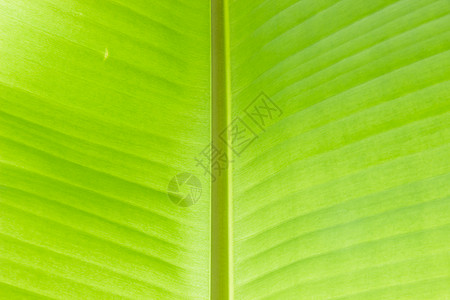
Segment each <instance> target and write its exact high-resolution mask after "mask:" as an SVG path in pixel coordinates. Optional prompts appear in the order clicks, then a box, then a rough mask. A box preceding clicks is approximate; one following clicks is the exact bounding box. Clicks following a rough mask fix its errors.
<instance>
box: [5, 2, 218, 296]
mask: <svg viewBox="0 0 450 300" xmlns="http://www.w3.org/2000/svg"><path fill="white" fill-rule="evenodd" d="M0 12H1V15H2V17H1V19H0V23H1V24H0V57H1V60H0V110H1V111H0V122H1V123H0V124H1V125H0V126H1V130H0V143H1V146H0V149H1V150H0V159H1V167H0V170H1V172H0V183H1V190H0V193H1V196H0V197H1V204H0V206H1V208H0V209H1V213H0V222H1V223H0V224H1V225H0V249H1V250H0V255H1V258H0V261H1V267H0V268H1V272H0V281H1V282H2V286H1V287H0V290H1V296H0V298H5V299H10V298H11V297H18V298H20V297H21V296H20V295H21V294H22V293H23V295H24V296H23V297H25V298H28V297H31V298H32V297H38V296H46V297H50V298H59V299H111V298H122V297H123V298H131V299H144V298H146V299H175V298H185V299H186V298H189V299H194V298H195V299H205V298H207V297H208V294H209V286H208V285H209V247H210V242H209V201H208V199H209V198H210V196H209V193H210V192H209V178H208V177H207V176H201V175H203V174H202V173H199V174H198V175H197V176H198V178H200V179H201V181H202V182H201V184H202V186H203V191H202V195H201V199H200V200H199V201H198V203H197V204H196V205H194V206H191V207H181V206H178V205H176V204H174V203H173V202H172V201H170V200H169V198H168V196H167V188H168V183H169V181H170V180H171V179H172V178H173V177H174V176H175V175H176V174H178V173H181V172H191V173H194V172H195V173H196V174H197V173H198V170H197V167H196V166H195V160H194V156H195V155H197V154H198V153H199V152H201V151H202V150H203V148H204V145H207V144H208V142H209V139H210V29H209V23H210V4H209V2H208V1H196V2H192V1H171V2H163V1H151V2H148V1H119V0H117V1H106V0H105V1H103V0H101V1H75V0H74V1H56V0H52V1H46V0H38V1H31V2H30V1H21V0H19V1H15V0H14V1H0Z"/></svg>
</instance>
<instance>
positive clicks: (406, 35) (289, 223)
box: [230, 0, 450, 299]
mask: <svg viewBox="0 0 450 300" xmlns="http://www.w3.org/2000/svg"><path fill="white" fill-rule="evenodd" d="M449 12H450V2H449V1H445V0H444V1H434V0H430V1H408V0H402V1H379V0H377V1H357V0H343V1H336V0H334V1H316V0H303V1H288V0H286V1H252V2H251V3H250V2H248V1H242V0H241V1H232V2H231V4H230V23H231V29H230V30H231V31H230V32H231V34H230V36H231V38H230V49H231V50H230V55H231V93H232V98H231V99H232V107H233V109H232V114H233V117H234V118H235V117H241V118H242V120H243V121H244V122H245V123H247V124H249V126H252V125H253V120H252V119H251V118H250V117H249V116H248V115H247V114H246V108H247V106H248V105H250V109H251V108H252V105H254V104H252V102H251V101H252V100H253V99H254V98H256V97H257V96H258V95H259V94H260V92H261V91H264V92H265V93H266V94H267V95H268V96H269V97H270V98H271V99H272V100H273V101H274V103H276V104H277V106H278V107H279V108H280V109H281V110H282V114H281V116H279V117H278V116H277V115H276V111H275V110H272V111H270V113H272V114H273V115H274V116H273V119H274V122H272V123H270V124H266V126H264V130H262V129H259V131H256V130H258V128H256V130H255V133H256V135H257V137H258V138H257V139H256V140H255V141H254V142H253V143H251V144H250V145H249V146H248V148H247V149H245V151H243V152H242V154H241V155H240V156H239V157H238V158H236V157H235V163H234V164H233V186H232V189H233V206H234V208H233V219H234V222H233V235H234V238H233V241H234V245H233V250H234V253H233V257H234V270H233V274H234V291H235V298H236V299H262V298H264V299H447V297H449V296H450V290H449V284H448V283H449V275H450V274H449V265H450V256H449V250H450V247H449V246H450V234H449V233H450V227H449V223H450V207H449V205H450V189H449V182H450V163H449V162H450V147H449V146H450V144H449V142H450V113H449V109H450V84H449V79H450V71H449V70H450V51H449V50H450V15H449ZM256 103H260V102H256ZM250 111H252V110H250ZM259 112H260V113H261V114H263V113H264V114H265V115H269V111H268V110H267V109H266V110H265V109H264V106H260V107H259ZM253 116H254V117H255V118H258V115H257V114H255V115H253ZM265 119H266V120H267V121H268V120H269V118H268V117H266V118H265ZM257 120H258V119H257Z"/></svg>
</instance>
